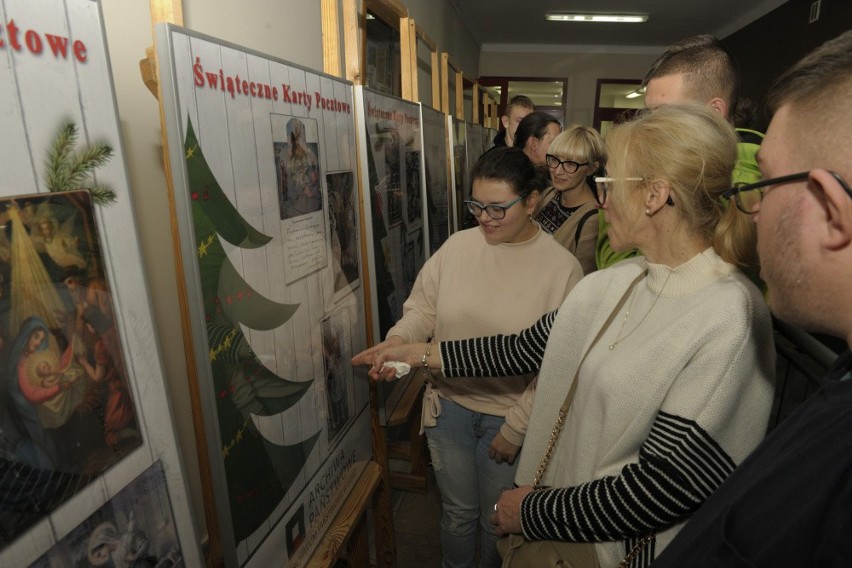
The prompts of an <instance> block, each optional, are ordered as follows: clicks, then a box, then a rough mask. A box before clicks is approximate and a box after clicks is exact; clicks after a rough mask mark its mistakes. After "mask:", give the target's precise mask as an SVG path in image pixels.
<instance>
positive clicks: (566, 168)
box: [533, 124, 606, 274]
mask: <svg viewBox="0 0 852 568" xmlns="http://www.w3.org/2000/svg"><path fill="white" fill-rule="evenodd" d="M545 161H546V163H547V167H548V169H549V170H550V179H551V182H552V185H551V186H550V187H548V188H547V189H546V190H545V191H544V193H542V195H541V199H540V200H539V203H538V207H537V208H536V212H535V214H534V215H533V219H535V221H536V222H537V223H538V224H539V225H541V228H542V229H544V230H545V231H546V232H548V233H550V234H551V235H553V238H555V239H556V240H557V241H558V242H559V243H560V244H561V245H562V246H564V247H565V248H567V249H568V250H569V251H570V252H571V253H572V254H573V255H574V256H576V257H577V260H579V261H580V266H582V267H583V273H584V274H589V273H590V272H594V271H595V270H597V264H596V263H595V245H596V244H597V242H598V219H597V212H598V208H597V205H596V204H595V194H594V190H592V189H591V188H590V187H589V185H588V184H587V182H586V180H587V178H588V177H589V176H591V175H592V174H594V173H595V172H596V171H598V168H600V167H602V166H603V165H604V164H605V163H606V154H605V152H604V145H603V140H602V139H601V136H600V134H598V131H597V130H595V129H594V128H589V127H588V126H582V125H580V124H573V125H571V126H569V127H568V128H566V129H565V130H563V131H562V133H561V134H559V136H557V137H556V138H554V139H553V142H551V143H550V147H549V148H548V150H547V154H546V155H545Z"/></svg>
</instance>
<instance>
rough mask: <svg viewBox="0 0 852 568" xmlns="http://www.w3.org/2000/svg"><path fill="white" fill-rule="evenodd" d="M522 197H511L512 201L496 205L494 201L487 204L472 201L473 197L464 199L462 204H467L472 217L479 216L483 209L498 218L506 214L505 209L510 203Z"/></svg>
mask: <svg viewBox="0 0 852 568" xmlns="http://www.w3.org/2000/svg"><path fill="white" fill-rule="evenodd" d="M523 198H524V197H523V196H518V198H517V199H513V200H512V201H510V202H509V203H506V204H504V205H497V204H495V203H489V204H488V205H485V204H484V203H480V202H479V201H474V200H473V199H468V200H466V201H465V202H464V204H465V205H466V206H467V210H468V211H470V212H471V214H472V215H473V216H474V217H479V216H480V215H482V212H483V211H485V212H486V213H488V216H489V217H491V218H492V219H494V220H499V219H502V218H503V217H505V216H506V210H507V209H509V208H510V207H511V206H512V205H514V204H515V203H517V202H518V201H520V200H521V199H523Z"/></svg>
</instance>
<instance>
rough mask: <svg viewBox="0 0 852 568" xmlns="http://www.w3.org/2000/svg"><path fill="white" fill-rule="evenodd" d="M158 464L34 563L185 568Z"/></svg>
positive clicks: (48, 567) (57, 567)
mask: <svg viewBox="0 0 852 568" xmlns="http://www.w3.org/2000/svg"><path fill="white" fill-rule="evenodd" d="M185 565H186V564H185V562H184V557H183V552H182V551H181V548H180V542H179V540H178V537H177V531H176V529H175V520H174V515H173V514H172V508H171V500H170V499H169V491H168V487H167V486H166V479H165V476H164V475H163V465H162V463H161V462H156V463H154V464H153V465H152V466H151V467H149V468H148V469H147V470H145V471H144V472H143V473H142V474H141V475H140V476H139V477H137V478H136V479H135V480H133V481H132V482H130V483H129V484H128V485H127V486H126V487H125V488H124V489H122V490H121V491H120V492H119V493H118V494H117V495H115V496H114V497H113V498H112V499H110V500H109V501H107V503H106V504H105V505H103V506H102V507H101V508H100V509H98V510H97V511H95V512H94V513H92V514H91V515H90V516H89V517H88V518H87V519H86V520H85V521H83V522H82V523H81V524H80V525H78V526H77V527H76V528H75V529H74V530H72V531H71V532H70V533H68V534H67V535H66V536H65V538H63V539H62V540H60V541H59V542H58V543H56V544H55V545H54V546H53V547H51V548H50V550H48V551H47V552H46V553H45V554H44V555H43V556H42V557H41V558H39V559H38V560H36V561H35V562H34V563H33V564H32V568H65V567H67V568H75V567H77V566H156V567H157V568H178V567H183V566H185Z"/></svg>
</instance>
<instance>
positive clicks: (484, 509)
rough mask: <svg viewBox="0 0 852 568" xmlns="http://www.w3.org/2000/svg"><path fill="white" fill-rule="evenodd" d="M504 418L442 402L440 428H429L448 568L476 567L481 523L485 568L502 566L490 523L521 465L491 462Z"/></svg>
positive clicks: (482, 558) (482, 560)
mask: <svg viewBox="0 0 852 568" xmlns="http://www.w3.org/2000/svg"><path fill="white" fill-rule="evenodd" d="M504 421H505V420H504V418H503V417H502V416H491V415H488V414H481V413H479V412H472V411H470V410H468V409H466V408H464V407H463V406H460V405H458V404H456V403H454V402H451V401H449V400H447V399H441V415H440V416H439V417H438V421H437V422H438V423H437V425H436V426H433V427H431V428H427V429H426V438H427V439H428V442H429V452H430V454H431V457H432V467H433V469H434V470H435V479H436V480H437V482H438V489H439V490H440V491H441V500H442V503H443V513H442V515H441V553H442V556H443V562H442V566H443V568H462V567H464V568H468V567H472V566H474V561H475V555H476V527H477V521H479V526H480V527H481V529H482V530H481V532H480V566H482V567H483V568H494V567H498V566H500V557H499V556H498V554H497V548H496V542H497V539H498V536H497V535H496V534H495V533H494V531H495V528H496V527H494V525H492V524H491V522H490V518H491V516H492V515H493V514H494V504H495V503H496V502H497V499H498V498H499V497H500V494H501V493H502V492H503V490H504V489H506V488H510V487H512V484H513V483H514V481H515V470H516V469H517V463H518V462H517V460H516V461H515V465H509V464H507V463H506V462H503V463H502V464H498V463H497V462H495V461H494V460H492V459H491V458H489V457H488V448H489V446H490V445H491V440H493V439H494V436H496V435H497V433H498V432H499V431H500V426H502V425H503V423H504Z"/></svg>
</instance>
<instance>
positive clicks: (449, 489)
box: [374, 147, 583, 567]
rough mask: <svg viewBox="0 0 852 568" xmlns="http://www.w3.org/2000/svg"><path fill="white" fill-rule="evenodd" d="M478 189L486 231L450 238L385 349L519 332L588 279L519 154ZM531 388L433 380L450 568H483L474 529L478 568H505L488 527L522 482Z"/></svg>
mask: <svg viewBox="0 0 852 568" xmlns="http://www.w3.org/2000/svg"><path fill="white" fill-rule="evenodd" d="M471 177H472V179H473V183H472V188H471V199H470V200H469V201H467V202H466V205H467V208H468V210H469V211H470V212H471V213H472V214H473V215H474V216H475V217H476V219H477V221H478V222H479V226H478V227H474V228H472V229H467V230H463V231H459V232H457V233H455V234H453V235H452V236H450V238H449V239H448V240H447V241H446V242H445V243H444V244H443V245H442V246H441V248H440V249H438V251H437V252H436V253H435V254H434V255H433V256H432V257H431V258H430V259H429V260H428V261H427V262H426V264H424V265H423V268H422V269H421V270H420V273H419V274H418V276H417V279H416V281H415V283H414V287H413V288H412V291H411V295H410V296H409V297H408V299H407V300H406V302H405V305H404V307H403V315H402V319H400V320H399V321H398V322H397V323H396V325H395V326H394V327H392V328H391V329H390V330H389V331H388V333H387V339H386V340H385V341H384V342H383V343H382V344H380V345H381V346H382V347H387V346H393V345H399V344H402V343H411V342H425V341H427V340H429V339H430V338H432V339H433V340H434V341H448V340H453V339H461V338H464V337H471V336H476V335H491V334H494V333H507V332H511V331H513V330H515V329H518V328H520V327H525V326H528V325H530V324H532V323H533V322H534V321H535V320H536V319H538V317H539V316H540V315H541V313H542V312H545V311H549V310H553V309H555V308H557V307H558V306H559V305H560V304H561V303H562V301H563V300H564V299H565V297H566V296H567V295H568V292H569V291H570V290H571V288H573V287H574V285H575V284H576V283H577V282H578V281H579V280H580V278H581V277H582V275H583V272H582V269H581V268H580V265H579V263H578V262H577V259H575V258H574V257H573V256H572V255H571V253H569V252H568V251H566V250H565V249H564V248H563V247H561V246H560V245H559V244H558V243H556V241H554V240H553V239H552V238H551V237H550V236H549V235H547V234H546V233H544V232H542V231H541V229H540V228H539V227H538V225H536V224H535V223H533V222H532V221H531V219H530V215H531V214H532V212H533V210H534V209H535V206H536V203H537V202H538V189H540V188H541V185H540V184H541V182H540V180H539V179H538V177H537V175H536V170H535V168H534V167H533V165H532V163H531V162H530V160H529V159H528V158H527V157H526V155H525V154H524V152H523V151H522V150H520V149H519V148H513V147H508V148H507V147H495V148H493V149H491V150H489V151H487V152H485V153H484V154H483V155H482V156H481V157H480V158H479V160H478V161H477V163H476V165H475V166H474V168H473V171H472V173H471ZM374 349H375V348H374ZM532 379H533V374H532V373H527V372H523V373H518V374H517V375H516V376H512V377H509V378H508V379H505V380H503V379H501V380H494V381H482V380H480V379H474V378H464V377H460V378H454V379H453V380H452V381H447V380H445V379H444V377H443V376H442V375H441V373H440V372H437V371H436V372H433V373H431V374H430V376H429V381H428V383H427V387H426V393H425V397H424V401H423V407H424V421H423V425H422V426H423V428H424V430H425V432H426V437H427V440H428V443H429V451H430V454H431V459H432V466H433V469H434V471H435V478H436V480H437V483H438V488H439V489H440V491H441V498H442V503H443V514H442V518H441V550H442V556H443V566H445V567H457V566H458V567H461V566H466V567H468V566H470V567H472V566H474V559H475V556H476V548H477V527H480V528H481V531H480V535H479V543H480V566H483V567H495V566H499V564H500V560H499V557H498V555H497V552H496V548H495V543H496V541H497V538H498V537H497V534H496V527H495V526H494V525H493V524H491V523H490V522H489V519H490V516H491V514H492V513H493V509H492V508H493V506H494V502H495V501H496V499H497V498H498V497H499V496H500V492H501V491H502V490H503V489H504V488H505V487H508V486H511V485H512V482H513V481H514V478H515V470H516V467H517V466H516V463H515V457H516V456H517V454H518V450H519V448H520V446H521V444H522V443H523V440H524V433H525V432H526V428H527V419H528V417H529V411H530V408H531V407H532V400H531V399H532V394H533V389H534V386H533V384H532Z"/></svg>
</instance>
